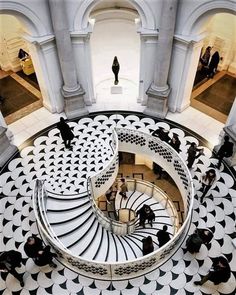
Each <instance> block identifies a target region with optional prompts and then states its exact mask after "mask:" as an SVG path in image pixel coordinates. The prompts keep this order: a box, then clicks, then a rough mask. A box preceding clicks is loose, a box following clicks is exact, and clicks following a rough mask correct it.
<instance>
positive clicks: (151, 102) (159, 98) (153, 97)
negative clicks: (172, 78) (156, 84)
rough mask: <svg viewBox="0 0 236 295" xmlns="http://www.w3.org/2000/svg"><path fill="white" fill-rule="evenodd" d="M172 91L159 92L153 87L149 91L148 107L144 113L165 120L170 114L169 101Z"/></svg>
mask: <svg viewBox="0 0 236 295" xmlns="http://www.w3.org/2000/svg"><path fill="white" fill-rule="evenodd" d="M169 94H170V89H167V90H165V91H158V90H156V89H154V88H153V87H152V86H151V87H149V89H148V91H147V95H148V100H147V107H146V108H145V110H144V111H143V112H144V114H147V115H150V116H154V117H158V118H161V119H164V118H165V117H166V115H167V112H168V106H167V99H168V97H169Z"/></svg>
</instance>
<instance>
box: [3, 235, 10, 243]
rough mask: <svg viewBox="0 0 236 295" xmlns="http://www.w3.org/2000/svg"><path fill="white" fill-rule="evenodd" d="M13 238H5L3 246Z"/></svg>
mask: <svg viewBox="0 0 236 295" xmlns="http://www.w3.org/2000/svg"><path fill="white" fill-rule="evenodd" d="M10 239H11V238H7V237H3V244H4V245H6V244H7V242H8V241H9V240H10Z"/></svg>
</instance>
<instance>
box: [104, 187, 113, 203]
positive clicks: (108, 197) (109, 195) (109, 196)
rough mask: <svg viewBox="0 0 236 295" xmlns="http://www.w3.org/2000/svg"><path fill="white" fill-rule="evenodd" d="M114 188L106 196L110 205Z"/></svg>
mask: <svg viewBox="0 0 236 295" xmlns="http://www.w3.org/2000/svg"><path fill="white" fill-rule="evenodd" d="M112 192H113V190H112V186H111V187H110V188H109V189H108V190H107V191H106V193H105V196H106V201H107V203H108V204H111V197H112Z"/></svg>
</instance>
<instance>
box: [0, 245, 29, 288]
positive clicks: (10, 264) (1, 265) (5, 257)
mask: <svg viewBox="0 0 236 295" xmlns="http://www.w3.org/2000/svg"><path fill="white" fill-rule="evenodd" d="M21 262H22V255H21V253H20V252H18V251H15V250H10V251H5V252H1V253H0V272H6V273H10V274H11V275H13V277H15V278H16V279H17V280H18V281H19V282H20V285H21V287H24V281H23V274H19V273H18V272H17V271H16V269H15V268H16V267H21Z"/></svg>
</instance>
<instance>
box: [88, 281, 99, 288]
mask: <svg viewBox="0 0 236 295" xmlns="http://www.w3.org/2000/svg"><path fill="white" fill-rule="evenodd" d="M89 287H90V288H91V289H97V287H96V285H95V283H94V281H93V282H92V284H91V285H89Z"/></svg>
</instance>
